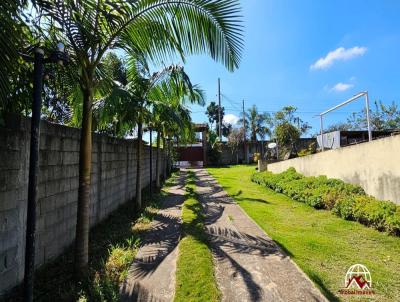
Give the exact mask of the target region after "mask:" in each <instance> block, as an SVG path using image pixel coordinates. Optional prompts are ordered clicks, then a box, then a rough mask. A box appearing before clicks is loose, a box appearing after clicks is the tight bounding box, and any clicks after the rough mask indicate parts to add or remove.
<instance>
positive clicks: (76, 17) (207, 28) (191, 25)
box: [35, 0, 242, 278]
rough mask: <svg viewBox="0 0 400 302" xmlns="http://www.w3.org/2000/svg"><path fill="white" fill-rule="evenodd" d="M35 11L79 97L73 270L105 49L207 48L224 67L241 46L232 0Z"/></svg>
mask: <svg viewBox="0 0 400 302" xmlns="http://www.w3.org/2000/svg"><path fill="white" fill-rule="evenodd" d="M35 3H36V4H38V7H39V9H40V13H39V16H43V18H45V21H46V20H49V22H48V27H49V28H50V29H51V27H55V28H56V29H58V31H57V38H58V39H60V40H62V41H64V43H66V44H67V47H68V49H70V50H71V59H72V62H73V63H74V64H75V65H76V70H77V71H78V82H79V87H80V90H81V95H82V99H83V106H82V125H81V143H80V158H79V189H78V213H77V225H76V238H75V272H76V276H77V277H78V278H80V277H82V276H83V275H84V274H85V272H86V269H87V264H88V243H89V226H90V224H89V216H90V181H91V154H92V110H93V101H94V100H95V99H96V96H97V93H98V91H99V86H98V73H99V68H98V67H99V64H100V62H101V60H102V58H103V56H104V55H105V54H106V53H107V51H108V50H110V49H113V48H124V47H125V45H127V43H129V45H130V46H131V47H132V48H135V49H137V50H139V51H141V52H143V53H145V54H146V55H147V57H148V58H150V59H151V60H155V61H162V60H163V59H164V58H166V57H168V56H170V55H172V54H175V53H176V52H178V53H179V54H180V55H181V56H183V55H184V54H194V53H207V54H209V55H210V56H211V57H212V58H213V59H215V60H217V61H220V62H222V63H223V64H224V65H225V66H226V67H227V68H228V69H229V70H233V69H235V68H237V66H238V64H239V60H240V52H241V48H242V39H241V24H240V16H239V14H240V7H239V1H238V0H224V1H215V0H179V1H171V0H137V1H125V0H114V1H105V0H85V1H80V0H36V1H35Z"/></svg>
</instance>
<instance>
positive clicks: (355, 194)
mask: <svg viewBox="0 0 400 302" xmlns="http://www.w3.org/2000/svg"><path fill="white" fill-rule="evenodd" d="M251 180H252V181H253V182H256V183H258V184H260V185H263V186H266V187H268V188H270V189H272V190H274V191H276V192H279V193H283V194H285V195H287V196H289V197H290V198H292V199H293V200H296V201H299V202H303V203H306V204H308V205H310V206H312V207H314V208H316V209H328V210H332V212H333V213H335V214H336V215H337V216H340V217H342V218H343V219H346V220H355V221H358V222H360V223H362V224H364V225H367V226H371V227H374V228H376V229H377V230H380V231H388V232H389V233H392V234H396V235H399V233H400V207H399V206H396V205H395V204H394V203H392V202H390V201H381V200H377V199H375V198H374V197H372V196H368V195H366V194H365V192H364V190H363V189H362V188H361V187H360V186H356V185H352V184H348V183H345V182H343V181H342V180H339V179H334V178H327V177H326V176H318V177H314V176H311V177H306V176H304V175H302V174H300V173H297V172H296V170H295V169H294V168H289V169H288V170H286V171H284V172H282V173H278V174H274V173H271V172H268V171H266V172H261V173H255V174H253V175H252V177H251Z"/></svg>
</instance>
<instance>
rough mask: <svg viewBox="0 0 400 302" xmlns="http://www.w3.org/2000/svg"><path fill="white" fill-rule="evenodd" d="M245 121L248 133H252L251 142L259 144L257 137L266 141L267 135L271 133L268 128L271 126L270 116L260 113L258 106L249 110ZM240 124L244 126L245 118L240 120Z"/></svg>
mask: <svg viewBox="0 0 400 302" xmlns="http://www.w3.org/2000/svg"><path fill="white" fill-rule="evenodd" d="M245 121H246V132H247V131H249V132H250V140H251V142H252V143H253V144H257V135H258V136H260V138H261V139H264V137H265V135H266V134H268V133H269V132H270V129H269V127H267V126H268V125H269V124H270V116H269V115H268V114H266V113H259V112H258V109H257V106H256V105H253V106H252V107H251V108H249V109H248V110H247V112H246V113H245ZM238 124H239V125H242V124H243V117H242V118H241V119H239V121H238ZM256 146H257V145H256ZM257 149H258V148H257Z"/></svg>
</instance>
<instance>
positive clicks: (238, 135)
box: [228, 128, 244, 164]
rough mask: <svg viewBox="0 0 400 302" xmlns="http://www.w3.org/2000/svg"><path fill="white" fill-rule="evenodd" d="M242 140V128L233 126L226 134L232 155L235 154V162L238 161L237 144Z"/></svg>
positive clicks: (241, 142)
mask: <svg viewBox="0 0 400 302" xmlns="http://www.w3.org/2000/svg"><path fill="white" fill-rule="evenodd" d="M243 142H244V130H243V128H234V129H232V131H231V133H230V134H229V136H228V146H229V147H230V148H231V151H232V155H233V154H236V163H237V164H238V163H239V152H238V151H239V146H240V145H241V144H243Z"/></svg>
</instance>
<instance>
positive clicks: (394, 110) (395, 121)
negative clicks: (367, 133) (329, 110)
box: [347, 101, 400, 131]
mask: <svg viewBox="0 0 400 302" xmlns="http://www.w3.org/2000/svg"><path fill="white" fill-rule="evenodd" d="M370 121H371V128H372V130H376V131H382V130H389V129H399V128H400V109H399V106H398V105H397V104H396V103H395V102H392V103H391V104H389V105H385V104H384V103H383V102H381V101H379V102H378V101H375V102H374V107H373V109H372V110H371V112H370ZM347 123H348V124H349V126H350V127H349V128H350V130H365V129H367V117H366V110H365V109H363V110H361V111H360V112H358V113H353V114H352V115H351V116H350V117H349V118H348V119H347Z"/></svg>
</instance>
